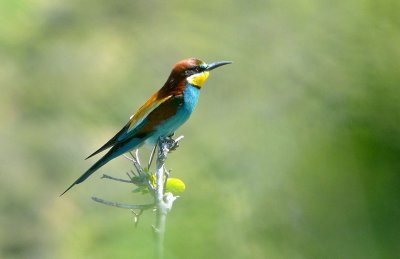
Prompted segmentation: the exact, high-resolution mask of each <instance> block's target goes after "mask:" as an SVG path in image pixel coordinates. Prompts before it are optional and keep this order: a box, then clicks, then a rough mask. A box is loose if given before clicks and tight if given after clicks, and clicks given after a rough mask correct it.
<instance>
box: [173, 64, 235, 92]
mask: <svg viewBox="0 0 400 259" xmlns="http://www.w3.org/2000/svg"><path fill="white" fill-rule="evenodd" d="M231 63H232V62H231V61H220V62H214V63H211V64H207V63H205V62H204V61H202V60H200V59H196V58H189V59H184V60H181V61H179V62H178V63H176V64H175V66H174V68H173V69H172V72H171V75H170V77H169V80H172V82H179V81H182V80H183V79H185V80H186V82H187V83H189V84H191V85H193V86H196V87H197V88H201V87H202V86H203V85H204V83H205V82H206V80H207V78H208V76H209V74H210V71H211V70H213V69H214V68H217V67H220V66H223V65H227V64H231ZM172 82H171V83H172Z"/></svg>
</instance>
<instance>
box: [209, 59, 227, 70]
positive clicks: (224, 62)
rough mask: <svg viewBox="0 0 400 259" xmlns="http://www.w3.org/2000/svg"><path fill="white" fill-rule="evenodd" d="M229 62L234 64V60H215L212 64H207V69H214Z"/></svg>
mask: <svg viewBox="0 0 400 259" xmlns="http://www.w3.org/2000/svg"><path fill="white" fill-rule="evenodd" d="M228 64H232V61H219V62H214V63H211V64H208V65H207V69H206V70H207V71H210V70H213V69H214V68H217V67H220V66H223V65H228Z"/></svg>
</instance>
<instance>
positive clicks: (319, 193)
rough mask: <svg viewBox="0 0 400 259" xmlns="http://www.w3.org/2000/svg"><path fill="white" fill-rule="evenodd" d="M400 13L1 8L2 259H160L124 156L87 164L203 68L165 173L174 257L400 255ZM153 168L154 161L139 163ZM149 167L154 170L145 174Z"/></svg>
mask: <svg viewBox="0 0 400 259" xmlns="http://www.w3.org/2000/svg"><path fill="white" fill-rule="evenodd" d="M399 10H400V2H399V1H397V0H383V1H372V0H353V1H334V2H332V1H317V0H300V1H291V2H288V1H277V0H271V1H236V2H234V1H212V2H204V1H155V0H149V1H128V0H122V1H105V0H89V1H78V0H71V1H59V0H56V1H51V0H38V1H33V0H2V1H1V2H0V89H1V93H0V120H1V126H0V146H1V155H0V172H1V181H0V206H1V214H0V224H1V225H0V228H1V231H0V251H1V252H0V258H151V256H152V255H153V249H154V247H153V234H152V229H151V225H152V224H153V223H154V215H153V213H152V212H146V213H145V214H144V215H143V216H142V217H141V219H140V223H139V226H138V227H137V228H135V227H134V223H133V217H132V215H131V214H130V212H129V211H126V210H122V209H117V208H112V207H107V206H103V205H101V204H97V203H94V202H92V201H91V199H90V197H91V196H92V195H96V196H99V197H102V198H105V199H109V200H115V201H121V202H128V203H140V202H145V201H146V199H147V198H146V197H143V196H141V195H133V194H131V192H130V191H131V189H132V187H131V186H129V185H124V184H118V183H114V182H109V181H108V182H107V181H105V180H101V179H99V177H100V175H101V174H102V173H107V174H110V175H113V176H119V177H123V176H124V175H125V173H126V172H127V171H128V170H130V169H131V165H130V164H129V163H128V161H126V160H124V159H123V158H118V159H116V160H114V161H113V162H111V163H109V164H108V165H107V166H105V167H103V168H102V169H101V170H100V172H98V173H97V174H95V175H94V176H93V177H91V178H90V179H89V180H88V181H86V182H85V183H84V184H81V185H79V186H77V187H75V188H74V189H72V191H70V192H69V193H68V194H67V195H65V196H63V197H62V198H59V197H58V195H59V194H60V193H61V192H62V191H63V190H64V189H65V188H66V187H67V186H68V185H69V184H71V182H72V181H73V180H75V178H76V177H78V176H79V175H80V174H81V173H83V172H84V171H85V170H86V169H87V168H88V167H89V166H90V165H91V164H92V163H93V162H94V161H95V159H91V160H88V161H85V160H83V159H84V158H85V157H86V156H87V155H89V154H90V153H91V152H93V151H94V150H96V149H97V148H98V147H99V146H100V145H101V144H103V143H104V142H105V141H106V140H108V138H110V137H111V136H112V135H113V134H114V133H115V132H116V131H117V130H119V129H120V128H121V127H122V126H123V125H124V124H125V123H126V121H127V119H128V118H129V116H130V115H131V113H132V112H134V111H135V110H136V109H137V108H138V107H139V106H140V105H141V104H142V103H143V102H144V101H145V100H146V99H147V98H148V97H149V96H150V95H151V94H152V93H153V92H154V91H156V90H157V89H158V88H159V87H160V86H161V85H162V84H163V83H164V81H165V80H166V78H167V76H168V75H169V72H170V69H171V67H172V65H173V64H174V63H175V62H176V61H178V60H181V59H184V58H188V57H199V58H202V59H204V60H205V61H208V62H213V61H219V60H233V61H234V62H235V63H234V64H233V65H230V66H225V67H223V68H220V69H218V70H215V71H213V73H212V74H211V76H210V78H209V80H208V82H207V84H206V86H205V87H204V88H203V89H202V95H201V98H200V103H199V105H198V107H197V110H196V112H195V113H194V115H193V116H192V118H191V119H190V120H189V122H188V123H187V124H186V125H185V126H183V127H182V128H181V129H180V130H179V132H178V133H179V134H184V135H185V139H184V141H183V143H182V145H181V147H180V149H179V150H178V151H176V152H174V153H172V154H171V155H170V157H169V159H168V161H167V162H168V167H169V168H171V169H173V171H172V174H173V175H174V176H175V177H179V178H181V179H182V180H184V181H185V183H186V186H187V191H186V192H185V193H184V194H183V195H182V197H181V198H180V199H179V200H178V201H177V202H176V203H175V206H174V209H173V211H172V212H171V213H170V214H169V217H168V225H167V236H166V258H396V257H397V256H398V255H399V254H400V220H399V218H400V187H399V186H400V176H399V174H400V124H399V123H400V88H399V82H400V71H399V68H400V18H399V17H400V16H399ZM142 154H143V157H145V156H146V155H147V154H148V150H144V151H143V152H142ZM143 159H144V158H143Z"/></svg>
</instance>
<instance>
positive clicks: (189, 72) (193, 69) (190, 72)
mask: <svg viewBox="0 0 400 259" xmlns="http://www.w3.org/2000/svg"><path fill="white" fill-rule="evenodd" d="M204 70H205V68H204V67H201V66H196V67H191V68H188V69H187V70H186V71H185V75H186V76H191V75H193V74H197V73H201V72H203V71H204Z"/></svg>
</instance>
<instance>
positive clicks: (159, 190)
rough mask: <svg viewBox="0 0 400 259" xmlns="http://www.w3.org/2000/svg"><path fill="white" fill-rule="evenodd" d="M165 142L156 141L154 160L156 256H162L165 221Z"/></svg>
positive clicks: (166, 149)
mask: <svg viewBox="0 0 400 259" xmlns="http://www.w3.org/2000/svg"><path fill="white" fill-rule="evenodd" d="M167 145H168V144H167V142H166V141H165V139H164V138H160V140H159V141H158V152H157V162H156V190H155V199H156V208H157V211H156V226H155V231H156V239H157V258H159V259H162V258H164V236H165V225H166V221H167V213H168V207H167V204H166V203H165V202H164V186H165V185H164V180H165V179H164V163H165V159H166V158H167V154H168V147H167Z"/></svg>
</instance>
